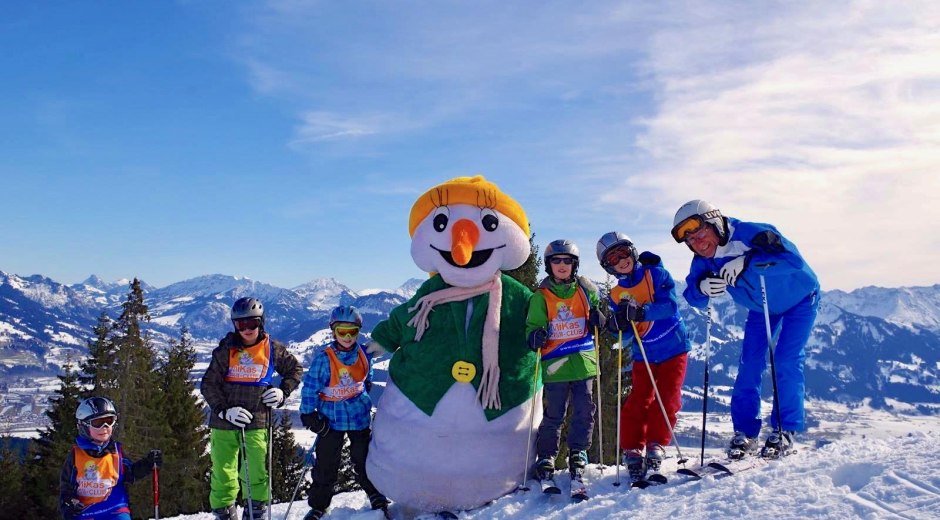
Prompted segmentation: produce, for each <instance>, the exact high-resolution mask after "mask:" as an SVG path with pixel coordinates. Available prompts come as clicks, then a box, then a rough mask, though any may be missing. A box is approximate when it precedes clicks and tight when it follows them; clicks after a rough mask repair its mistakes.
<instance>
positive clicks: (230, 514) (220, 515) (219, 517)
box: [212, 504, 238, 520]
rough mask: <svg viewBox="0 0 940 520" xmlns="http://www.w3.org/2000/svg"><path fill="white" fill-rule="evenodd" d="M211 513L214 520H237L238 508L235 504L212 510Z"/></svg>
mask: <svg viewBox="0 0 940 520" xmlns="http://www.w3.org/2000/svg"><path fill="white" fill-rule="evenodd" d="M212 513H213V514H214V515H215V520H238V508H236V507H235V504H232V505H230V506H228V507H220V508H217V509H213V510H212Z"/></svg>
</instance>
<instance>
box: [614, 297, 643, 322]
mask: <svg viewBox="0 0 940 520" xmlns="http://www.w3.org/2000/svg"><path fill="white" fill-rule="evenodd" d="M617 312H618V313H620V316H618V318H619V321H620V322H621V323H624V324H626V322H627V320H629V321H645V320H644V318H646V310H645V309H644V308H643V306H642V305H640V304H639V303H637V302H635V301H633V300H630V301H628V302H625V303H622V304H620V308H619V309H617Z"/></svg>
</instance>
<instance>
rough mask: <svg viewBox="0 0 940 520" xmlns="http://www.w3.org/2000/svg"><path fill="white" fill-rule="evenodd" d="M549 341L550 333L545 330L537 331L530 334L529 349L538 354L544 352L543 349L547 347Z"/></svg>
mask: <svg viewBox="0 0 940 520" xmlns="http://www.w3.org/2000/svg"><path fill="white" fill-rule="evenodd" d="M547 341H548V331H547V330H545V329H535V330H533V331H532V332H530V333H529V340H528V343H529V348H530V349H532V351H533V352H538V351H539V350H542V347H544V346H545V343H546V342H547Z"/></svg>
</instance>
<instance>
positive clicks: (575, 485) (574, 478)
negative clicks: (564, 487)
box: [571, 471, 588, 503]
mask: <svg viewBox="0 0 940 520" xmlns="http://www.w3.org/2000/svg"><path fill="white" fill-rule="evenodd" d="M587 499H588V494H587V487H585V485H584V479H583V477H582V475H581V472H580V471H578V472H573V473H572V474H571V501H572V502H575V503H578V502H584V501H585V500H587Z"/></svg>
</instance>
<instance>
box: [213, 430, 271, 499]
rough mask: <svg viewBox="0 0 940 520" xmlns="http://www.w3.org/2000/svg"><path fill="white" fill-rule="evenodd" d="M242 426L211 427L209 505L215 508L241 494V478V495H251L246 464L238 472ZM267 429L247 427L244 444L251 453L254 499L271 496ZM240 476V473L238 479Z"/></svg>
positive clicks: (250, 464) (249, 466)
mask: <svg viewBox="0 0 940 520" xmlns="http://www.w3.org/2000/svg"><path fill="white" fill-rule="evenodd" d="M241 435H242V431H241V430H221V429H217V428H212V429H211V430H210V434H209V443H210V445H211V447H210V450H209V456H210V458H211V459H212V479H211V480H210V481H209V489H210V491H209V506H211V507H212V509H218V508H220V507H226V506H229V505H231V504H234V503H235V500H236V499H237V498H238V489H239V480H241V490H242V498H245V499H248V487H247V485H246V480H247V479H246V477H245V468H242V471H241V475H239V474H238V473H239V471H238V466H239V459H240V454H239V450H240V449H241ZM267 447H268V430H267V429H263V428H262V429H254V430H245V448H246V451H247V453H248V468H247V469H248V474H249V476H250V477H251V499H252V500H254V501H256V502H257V501H265V502H267V501H269V500H270V497H269V496H268V462H267ZM239 477H241V478H240V479H239Z"/></svg>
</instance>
